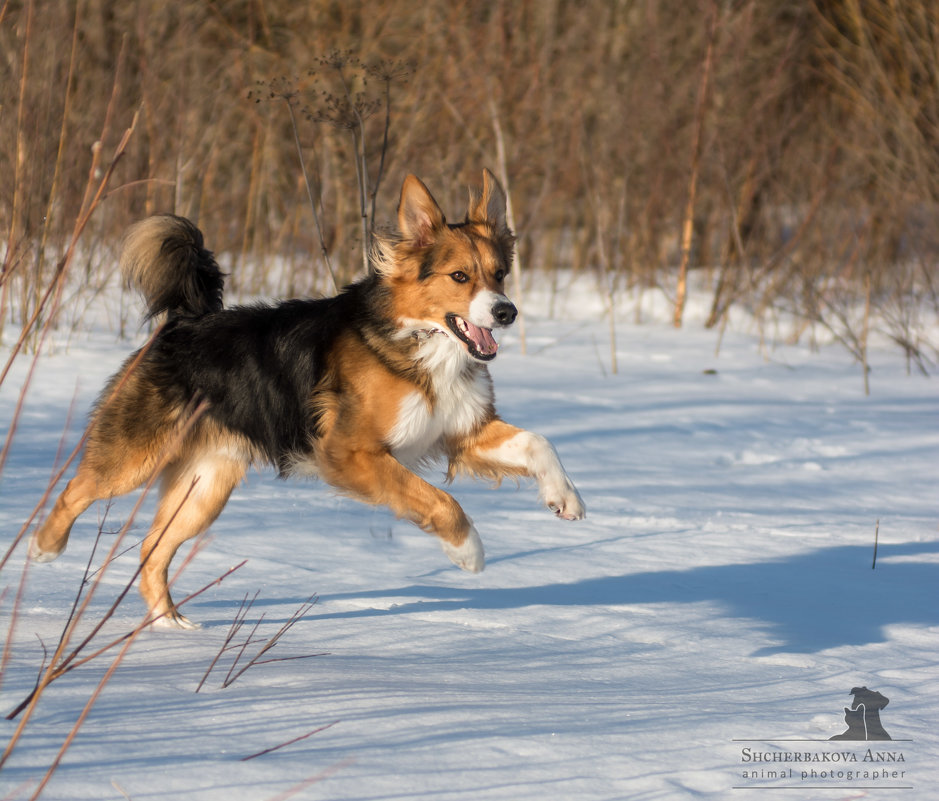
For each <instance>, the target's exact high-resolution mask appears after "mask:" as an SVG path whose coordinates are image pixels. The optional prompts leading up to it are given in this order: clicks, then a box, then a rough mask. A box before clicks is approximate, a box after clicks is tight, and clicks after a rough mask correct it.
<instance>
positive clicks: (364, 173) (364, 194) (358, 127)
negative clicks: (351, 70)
mask: <svg viewBox="0 0 939 801" xmlns="http://www.w3.org/2000/svg"><path fill="white" fill-rule="evenodd" d="M342 67H343V62H342V60H337V61H336V62H335V63H334V69H335V70H336V74H337V75H338V76H339V82H340V83H341V84H342V89H343V92H345V95H346V102H347V103H348V104H349V108H350V109H351V110H352V113H353V115H354V116H355V124H354V125H350V126H349V133H350V134H351V136H352V153H353V158H352V160H353V161H354V162H355V175H356V180H357V183H358V189H359V222H360V225H361V226H362V268H363V270H364V271H365V272H368V254H369V250H370V247H369V245H370V242H369V223H368V210H367V208H368V207H367V205H366V203H367V201H368V184H369V180H368V162H367V161H366V153H365V120H364V119H363V117H362V113H361V112H360V111H359V105H358V103H356V102H355V98H353V97H352V91H351V89H350V88H349V83H348V81H347V80H346V76H345V73H344V72H343V70H342Z"/></svg>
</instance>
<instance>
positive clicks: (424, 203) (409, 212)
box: [398, 175, 447, 248]
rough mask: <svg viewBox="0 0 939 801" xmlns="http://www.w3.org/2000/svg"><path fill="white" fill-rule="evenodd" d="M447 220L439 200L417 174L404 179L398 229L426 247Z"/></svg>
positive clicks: (414, 243) (418, 244) (411, 241)
mask: <svg viewBox="0 0 939 801" xmlns="http://www.w3.org/2000/svg"><path fill="white" fill-rule="evenodd" d="M446 224H447V220H446V218H445V217H444V216H443V212H442V211H441V210H440V206H438V205H437V201H436V200H434V198H433V196H432V195H431V194H430V192H429V191H427V187H426V186H424V184H423V182H422V181H421V179H420V178H418V177H417V176H416V175H409V176H408V177H407V178H405V179H404V184H403V185H402V187H401V200H400V202H399V203H398V229H399V230H400V231H401V235H402V236H403V237H404V238H405V239H406V240H407V241H408V242H410V243H411V244H413V245H414V246H416V247H419V248H420V247H426V246H427V245H429V244H430V243H431V242H433V241H434V239H435V238H436V236H437V232H438V231H440V230H441V229H442V228H443V227H444V226H446Z"/></svg>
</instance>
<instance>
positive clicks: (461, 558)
mask: <svg viewBox="0 0 939 801" xmlns="http://www.w3.org/2000/svg"><path fill="white" fill-rule="evenodd" d="M319 463H320V476H321V477H322V478H323V479H324V480H325V481H328V482H329V483H330V484H332V485H333V486H334V487H336V488H337V489H340V490H344V491H345V492H348V493H350V494H352V495H354V496H355V497H357V498H359V499H360V500H364V501H367V502H368V503H373V504H380V505H383V506H387V507H388V508H390V509H391V511H392V512H394V513H395V514H396V515H397V516H398V517H401V518H405V519H407V520H410V521H411V522H412V523H415V524H416V525H418V526H420V528H422V529H423V530H424V531H426V532H427V533H428V534H433V535H435V536H436V537H438V538H439V539H440V544H441V546H442V547H443V550H444V553H446V554H447V556H449V557H450V560H451V561H452V562H453V563H454V564H455V565H457V567H460V568H462V569H463V570H467V571H469V572H470V573H479V572H480V571H481V570H482V569H483V567H484V566H485V564H486V558H485V554H484V552H483V544H482V541H481V540H480V539H479V534H478V533H477V531H476V528H475V527H474V526H473V522H472V521H471V520H470V519H469V517H467V516H466V513H465V512H464V511H463V509H462V507H461V506H460V504H458V503H457V502H456V500H454V498H453V497H452V496H451V495H448V494H447V493H446V492H444V491H443V490H440V489H437V487H434V486H433V485H431V484H428V483H427V482H426V481H424V480H423V479H422V478H421V477H420V476H417V475H415V474H414V473H412V472H411V471H410V470H408V469H407V468H406V467H404V465H402V464H401V463H400V462H399V461H398V460H397V459H395V458H394V457H393V456H392V455H391V454H390V453H388V452H387V451H385V450H339V449H337V448H326V449H324V454H323V456H321V457H320V459H319Z"/></svg>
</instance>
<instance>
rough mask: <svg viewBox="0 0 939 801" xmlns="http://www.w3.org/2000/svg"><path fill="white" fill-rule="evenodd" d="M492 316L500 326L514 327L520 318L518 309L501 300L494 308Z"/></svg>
mask: <svg viewBox="0 0 939 801" xmlns="http://www.w3.org/2000/svg"><path fill="white" fill-rule="evenodd" d="M492 316H493V317H494V318H495V321H496V322H497V323H498V324H499V325H512V323H514V322H515V318H516V317H517V316H518V309H516V308H515V305H514V304H513V303H510V302H509V301H507V300H500V301H499V302H498V303H497V304H496V305H495V306H493V307H492Z"/></svg>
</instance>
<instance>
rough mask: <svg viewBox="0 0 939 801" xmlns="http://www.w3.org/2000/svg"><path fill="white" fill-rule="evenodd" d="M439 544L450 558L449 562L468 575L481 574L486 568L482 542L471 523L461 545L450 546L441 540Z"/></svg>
mask: <svg viewBox="0 0 939 801" xmlns="http://www.w3.org/2000/svg"><path fill="white" fill-rule="evenodd" d="M440 544H441V545H442V546H443V551H444V553H445V554H446V555H447V556H449V557H450V561H451V562H453V564H455V565H456V566H457V567H458V568H460V569H461V570H465V571H467V572H468V573H481V572H482V570H483V568H484V567H485V566H486V554H485V552H484V551H483V541H482V540H481V539H480V538H479V533H478V532H477V531H476V527H475V526H474V525H473V524H472V523H471V524H470V528H469V531H468V532H467V534H466V539H465V540H463V544H462V545H451V544H450V543H449V542H447V541H446V540H441V541H440Z"/></svg>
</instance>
